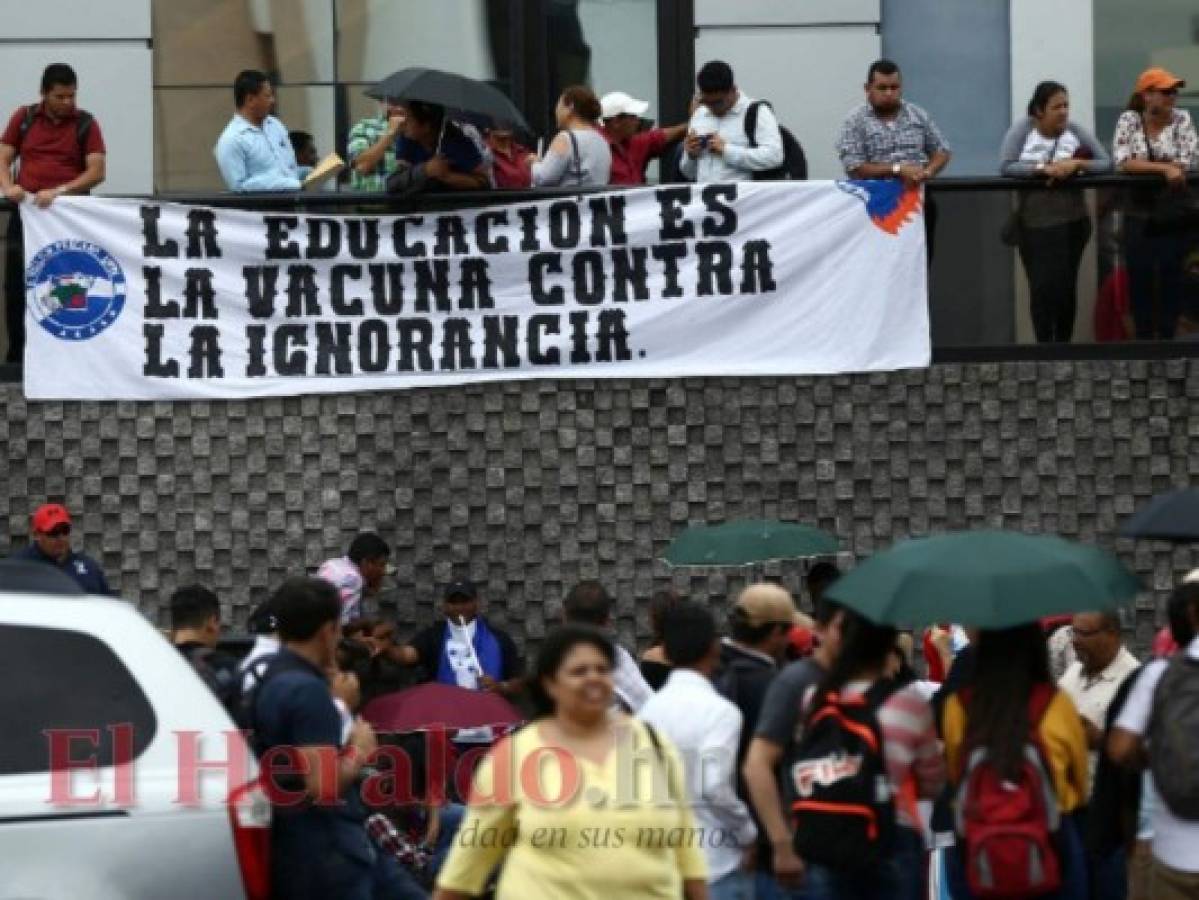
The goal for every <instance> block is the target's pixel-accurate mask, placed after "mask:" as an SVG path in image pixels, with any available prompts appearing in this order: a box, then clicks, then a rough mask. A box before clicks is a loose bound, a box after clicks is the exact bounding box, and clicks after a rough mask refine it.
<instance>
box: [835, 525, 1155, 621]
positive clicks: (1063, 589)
mask: <svg viewBox="0 0 1199 900" xmlns="http://www.w3.org/2000/svg"><path fill="white" fill-rule="evenodd" d="M1139 590H1140V583H1139V582H1138V581H1137V579H1136V577H1135V576H1134V575H1133V574H1132V573H1131V572H1129V571H1128V569H1126V568H1125V567H1124V564H1123V563H1121V562H1120V561H1119V560H1118V559H1116V557H1115V556H1113V555H1112V554H1110V553H1108V552H1107V551H1105V550H1101V549H1099V548H1098V547H1088V546H1083V545H1082V544H1074V543H1071V542H1070V541H1066V540H1063V539H1062V538H1059V537H1056V536H1052V535H1032V534H1018V533H1016V532H1011V531H969V532H959V533H956V534H943V535H938V536H936V537H927V538H918V539H915V540H909V541H903V542H901V543H898V544H896V545H895V546H894V547H891V548H890V549H888V550H884V551H882V552H881V553H876V554H875V555H874V556H872V557H870V558H869V559H867V560H866V561H865V562H863V563H862V564H861V565H860V566H858V567H857V568H855V569H853V570H851V571H850V572H849V573H848V574H846V575H844V576H842V577H841V578H840V579H839V580H838V581H837V582H835V583H834V584H833V585H832V586H831V587H829V589H828V592H827V595H828V596H829V597H830V598H831V599H833V600H837V601H839V602H840V603H843V604H845V605H846V606H848V607H849V608H851V609H854V610H857V611H858V612H860V613H861V614H862V615H864V616H865V617H866V618H868V619H870V620H872V621H874V622H884V623H888V624H892V625H915V624H923V623H926V622H957V623H959V624H961V625H977V626H978V627H980V628H1010V627H1012V626H1014V625H1021V624H1024V623H1027V622H1035V621H1036V620H1038V619H1040V618H1042V617H1044V616H1051V615H1058V614H1062V613H1073V612H1089V611H1092V610H1110V609H1115V608H1116V607H1118V606H1120V605H1122V604H1123V603H1125V602H1126V601H1128V600H1131V599H1132V598H1133V597H1134V596H1135V595H1136V593H1137V591H1139Z"/></svg>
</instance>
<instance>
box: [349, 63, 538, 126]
mask: <svg viewBox="0 0 1199 900" xmlns="http://www.w3.org/2000/svg"><path fill="white" fill-rule="evenodd" d="M366 95H367V96H368V97H374V98H375V99H377V100H384V99H391V100H421V101H424V102H425V103H436V104H437V105H438V106H445V107H448V108H450V109H456V110H461V111H463V112H471V113H479V114H481V115H485V116H490V117H491V118H492V119H495V120H498V121H500V122H506V123H509V124H511V125H513V126H514V127H515V128H517V129H521V130H524V131H528V129H529V126H528V125H527V124H526V123H525V118H524V116H522V115H521V114H520V110H519V109H517V108H516V107H515V106H514V105H513V103H512V101H511V100H509V99H508V98H507V97H506V96H504V94H503V93H502V92H500V91H499V90H498V89H496V88H494V87H492V86H491V85H490V84H487V82H485V81H476V80H475V79H474V78H467V77H466V76H465V75H455V74H454V73H453V72H442V71H440V70H439V69H420V68H413V69H401V70H400V71H398V72H392V73H391V74H390V75H388V76H387V77H386V78H384V79H383V80H382V81H380V82H379V83H378V84H376V85H375V86H374V87H371V88H368V89H367V91H366Z"/></svg>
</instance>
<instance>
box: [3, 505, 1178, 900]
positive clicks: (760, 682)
mask: <svg viewBox="0 0 1199 900" xmlns="http://www.w3.org/2000/svg"><path fill="white" fill-rule="evenodd" d="M31 525H32V537H33V541H32V543H31V544H30V546H29V547H28V548H27V549H26V550H24V551H22V552H21V553H20V554H19V556H20V557H21V558H22V559H26V560H29V561H34V562H40V563H42V564H45V565H52V566H55V567H57V568H58V569H59V570H60V571H61V572H62V573H63V574H65V575H66V576H68V577H70V578H71V579H73V580H74V581H75V582H76V583H77V584H78V585H79V586H80V587H81V588H83V589H86V590H88V591H89V592H93V593H102V592H105V591H107V589H108V586H107V583H106V581H105V580H104V576H103V573H102V572H101V571H100V569H99V566H97V565H96V563H95V562H94V561H93V560H91V559H90V557H87V556H86V555H84V554H82V553H80V552H77V551H76V550H74V549H72V547H71V541H70V526H71V519H70V515H69V512H68V511H67V510H66V509H65V508H63V507H61V506H58V505H54V504H47V505H44V506H42V507H40V508H38V509H37V510H36V511H35V512H34V514H33V517H32V522H31ZM390 555H391V549H390V547H389V545H388V544H387V542H386V541H385V540H384V539H383V538H381V537H380V536H379V535H377V534H373V533H364V534H360V535H358V536H357V537H356V538H355V539H354V540H353V541H352V542H351V544H350V547H349V550H348V552H347V554H346V555H345V556H344V557H337V558H334V559H331V560H327V561H326V562H324V563H323V564H321V565H320V566H319V567H317V568H316V570H315V571H316V573H317V574H316V575H313V576H297V577H294V578H291V579H288V580H287V581H286V582H285V583H284V584H283V585H282V586H281V587H280V588H279V589H278V590H277V591H276V592H275V593H274V594H273V595H272V596H271V597H270V598H269V599H268V600H267V601H265V602H264V603H263V604H262V605H261V606H260V607H259V608H257V609H256V610H255V611H254V612H253V614H252V616H251V617H250V623H249V624H250V629H251V631H253V632H254V633H255V634H256V638H255V643H254V645H253V647H252V648H251V649H250V651H249V652H248V653H246V654H244V655H240V656H239V655H234V654H232V653H229V652H228V651H226V650H223V649H222V645H221V634H222V621H221V606H220V602H219V600H218V598H217V597H216V595H215V594H214V593H213V592H212V591H211V590H209V589H207V588H206V587H204V586H202V585H191V586H186V587H181V588H179V589H178V590H177V591H175V593H174V594H173V595H172V597H171V599H170V617H171V621H170V627H169V629H168V632H167V633H168V634H169V636H170V639H171V640H172V641H173V643H174V644H175V645H176V647H177V648H178V649H179V652H180V653H181V655H182V656H183V657H184V658H186V659H187V661H188V662H190V663H191V665H192V666H193V667H194V668H195V670H196V672H197V674H198V676H199V677H200V678H201V679H202V680H203V681H204V682H205V684H207V685H208V687H209V688H210V689H211V690H212V692H213V694H214V695H215V696H216V697H217V698H218V699H219V700H220V701H221V702H222V703H224V704H225V705H226V706H227V707H228V708H229V709H230V712H231V714H232V715H233V718H234V720H235V721H236V722H237V723H238V724H239V725H241V726H242V727H244V728H246V729H247V730H248V732H249V733H250V734H251V736H252V744H253V747H254V749H255V751H256V753H257V754H259V755H260V756H261V757H262V758H263V759H264V767H265V766H266V763H265V760H266V759H267V758H268V757H269V756H270V755H271V754H272V753H277V752H280V748H290V752H293V753H298V755H299V758H300V761H301V763H303V764H302V765H301V766H300V767H299V768H300V769H302V770H304V771H306V772H307V774H305V775H302V776H297V775H296V774H295V772H296V769H295V768H288V769H286V770H285V773H286V774H282V775H280V776H279V779H280V783H279V786H278V787H279V790H285V789H286V790H290V791H298V792H299V795H300V796H302V797H304V798H307V799H306V800H305V801H304V802H302V803H299V804H296V803H277V804H276V806H277V808H276V816H275V821H274V825H273V830H272V842H273V843H272V850H273V853H272V860H273V873H274V879H275V880H274V884H275V891H276V895H277V896H279V897H286V898H293V897H302V898H307V897H312V898H317V897H319V898H334V897H353V898H359V897H364V898H365V897H379V898H384V897H397V898H398V897H405V898H408V897H425V896H429V894H430V892H432V894H433V896H435V897H438V898H441V900H450V898H458V897H467V896H478V895H480V894H483V893H486V892H494V894H495V896H498V897H500V898H513V900H515V898H521V900H527V898H532V900H536V898H539V897H545V898H547V900H548V898H554V900H558V898H566V897H581V898H591V897H597V898H598V897H610V896H638V897H662V898H677V897H679V896H685V897H688V898H691V900H697V898H704V897H711V898H717V900H747V898H755V897H756V898H759V900H773V898H808V900H823V898H854V900H856V898H878V900H883V898H887V900H890V898H906V897H910V898H922V897H927V896H942V897H953V898H972V897H977V898H987V897H1011V898H1016V897H1032V896H1038V897H1061V898H1078V900H1084V898H1085V900H1091V898H1104V900H1109V898H1110V900H1117V898H1131V900H1149V898H1151V900H1173V898H1184V897H1197V896H1199V788H1197V787H1196V781H1195V777H1194V773H1195V772H1196V771H1199V757H1197V755H1196V754H1197V752H1199V750H1197V748H1199V718H1197V717H1196V712H1195V711H1196V710H1197V709H1199V704H1196V703H1195V698H1196V697H1199V664H1196V663H1195V662H1194V660H1197V659H1199V639H1197V637H1196V634H1197V631H1196V629H1197V628H1199V571H1197V572H1195V573H1191V574H1190V575H1188V576H1187V577H1186V578H1185V579H1184V580H1183V581H1182V582H1181V583H1180V585H1179V586H1178V588H1177V589H1176V590H1175V591H1174V592H1173V594H1172V595H1171V597H1170V600H1169V605H1168V610H1167V613H1168V620H1169V624H1168V625H1167V627H1166V628H1164V629H1163V630H1162V633H1161V634H1159V635H1158V637H1157V639H1156V640H1155V641H1154V653H1155V655H1159V656H1160V658H1158V659H1155V660H1154V661H1152V662H1149V663H1147V664H1146V665H1141V663H1140V661H1139V660H1138V659H1137V658H1136V657H1135V655H1134V654H1133V653H1132V651H1131V650H1130V649H1129V648H1128V647H1127V646H1126V645H1125V643H1124V629H1123V627H1122V624H1121V621H1120V617H1119V615H1117V614H1115V613H1110V612H1094V613H1079V614H1076V615H1074V616H1067V617H1055V618H1050V619H1045V620H1042V621H1038V622H1029V623H1028V624H1026V625H1023V626H1019V627H1014V628H1008V629H1004V630H990V631H989V630H982V631H979V630H977V629H963V628H960V627H958V626H954V625H951V624H948V623H945V624H938V625H933V626H931V627H930V628H929V629H928V630H927V631H925V632H924V633H923V634H922V635H921V636H920V642H919V644H920V647H921V649H922V650H923V653H922V656H923V659H922V660H918V659H913V654H914V646H915V644H916V641H915V640H914V638H913V635H910V634H905V633H903V632H901V631H897V630H896V629H895V628H894V627H891V626H884V625H879V624H876V623H874V622H872V621H870V620H868V619H866V618H864V617H863V616H861V615H860V614H859V613H857V612H855V611H854V610H852V609H850V608H847V607H845V606H843V605H841V604H839V603H837V602H835V601H832V600H830V599H829V598H828V597H827V596H826V589H827V588H828V587H829V585H830V584H832V583H834V582H835V581H836V580H837V578H838V577H839V574H840V573H839V572H838V570H837V568H836V567H835V566H833V565H832V564H831V563H828V562H818V563H816V564H814V565H813V566H811V568H810V569H809V571H808V574H807V576H806V578H805V583H804V585H803V590H802V592H801V593H800V595H799V596H800V597H801V598H802V599H804V600H806V605H808V606H810V608H811V612H812V614H811V616H808V615H805V614H804V613H803V612H801V611H800V609H799V607H800V605H801V604H800V603H797V602H796V599H795V596H793V594H792V593H791V592H789V591H788V590H787V589H786V587H784V586H783V585H782V584H780V583H773V582H763V583H758V584H751V585H750V586H748V587H746V588H745V589H744V590H742V591H741V592H740V593H739V594H738V595H737V597H736V598H735V600H734V602H733V603H732V604H731V605H730V606H729V607H728V609H727V610H725V611H723V612H722V613H714V611H713V610H711V609H710V608H708V607H707V606H704V605H701V604H698V603H695V602H690V601H687V600H686V599H684V598H682V597H680V596H679V595H678V594H677V593H675V592H673V591H662V592H660V593H658V594H656V595H655V596H654V597H653V598H652V599H651V601H650V602H649V604H648V609H647V610H646V616H647V619H648V624H649V626H650V631H651V633H652V639H651V641H650V643H649V645H648V646H647V647H646V648H645V649H644V651H643V652H642V653H641V655H640V658H639V659H638V657H637V656H636V655H635V653H631V652H630V651H629V650H628V649H626V648H624V647H622V646H620V644H619V642H618V641H617V640H616V639H615V637H614V631H615V629H614V623H613V611H614V607H615V604H614V601H613V598H612V596H611V595H610V593H609V592H608V591H607V590H606V589H605V588H604V586H603V585H602V584H601V583H599V582H597V581H583V582H581V583H579V584H577V585H576V586H575V587H573V588H572V589H571V590H570V591H569V592H568V594H567V595H566V596H565V597H564V598H563V600H562V605H561V625H560V626H559V627H556V628H552V629H551V630H550V632H549V633H548V634H547V635H546V636H545V638H544V640H543V642H542V644H541V646H540V649H539V651H538V653H537V655H536V659H535V661H534V663H533V665H532V666H531V668H526V664H525V660H524V657H523V654H522V652H521V648H520V645H519V643H518V642H517V641H516V640H514V639H513V637H512V636H511V635H509V634H507V633H506V632H505V631H504V629H502V628H501V627H499V626H498V625H497V624H496V623H495V622H493V621H491V620H490V619H489V618H488V617H487V616H486V615H485V614H484V610H483V605H482V596H481V591H480V588H479V586H478V585H476V584H475V583H474V582H472V581H471V580H469V579H468V578H458V579H456V580H454V581H452V582H451V583H449V584H448V585H446V586H445V587H444V589H443V592H442V600H443V602H442V606H441V609H440V611H439V614H438V616H437V618H436V620H435V621H434V622H432V623H429V624H428V625H426V626H424V627H417V625H418V623H412V622H397V621H395V620H394V619H389V618H387V617H386V616H380V615H378V614H377V609H376V607H377V604H376V603H375V602H374V599H373V598H375V597H377V596H378V594H379V592H380V591H381V590H382V589H383V587H384V585H385V583H386V579H387V576H388V574H389V573H391V572H393V570H392V569H391V568H390V565H389V558H390ZM368 614H369V615H368ZM720 619H724V620H726V621H727V628H726V629H723V630H724V631H725V632H726V633H725V635H724V636H723V637H722V636H721V631H722V629H721V627H720V622H719V620H720ZM917 669H922V670H923V676H922V677H920V676H918V675H917ZM427 682H431V683H438V684H442V685H446V686H451V687H453V688H456V689H461V690H465V691H467V692H485V693H488V694H492V695H495V696H498V697H501V698H504V699H505V700H506V701H508V702H510V703H511V704H513V705H514V706H515V708H517V709H519V710H521V713H522V714H521V716H520V718H522V719H523V720H524V721H525V723H526V724H525V725H524V726H523V727H519V728H517V729H516V730H513V728H512V727H508V726H506V727H502V728H501V727H492V726H490V725H480V726H479V727H471V728H460V729H458V730H456V731H454V732H452V733H451V734H450V738H451V740H450V744H449V745H448V746H449V748H451V749H450V750H448V751H447V752H448V753H449V756H448V757H447V759H446V760H444V761H443V762H442V763H441V764H438V765H434V764H433V762H432V759H431V757H430V754H431V753H434V752H441V751H440V750H435V749H434V748H435V745H434V744H431V743H427V742H426V743H422V742H420V741H417V742H415V743H414V742H413V741H411V740H410V739H411V737H412V735H399V736H397V735H388V734H383V735H380V734H376V732H375V730H374V729H372V727H371V726H370V725H368V724H367V723H366V721H365V720H364V719H363V718H362V717H361V715H360V711H361V709H362V707H363V706H364V704H366V703H368V702H370V701H371V700H372V699H375V698H379V697H386V696H388V695H391V694H394V693H395V692H396V691H402V690H405V689H407V688H410V687H412V686H413V685H419V684H422V683H427ZM464 696H466V695H464ZM381 743H385V744H390V745H391V746H400V747H402V748H403V749H404V751H405V752H406V753H407V754H408V758H409V759H410V760H411V768H412V770H413V771H412V773H411V774H412V775H413V776H414V783H416V784H418V785H419V787H418V789H417V790H416V791H415V792H413V793H411V794H409V795H407V796H405V797H403V798H401V800H397V801H396V802H394V803H390V804H385V805H383V806H380V805H379V804H378V803H375V804H374V805H372V803H371V801H370V800H369V795H370V792H369V791H367V790H365V789H364V788H363V786H362V785H363V779H364V778H365V777H367V775H368V774H369V773H370V772H372V771H373V770H374V769H375V767H377V766H379V765H380V764H381V763H380V759H379V758H380V751H379V746H380V744H381ZM322 753H323V754H325V756H327V757H328V758H330V759H336V761H337V762H336V765H335V766H333V765H328V764H326V765H322V764H321V762H320V760H321V759H322ZM386 758H387V759H391V758H392V757H386ZM454 760H457V761H458V762H459V763H462V764H463V765H466V766H467V770H466V771H465V773H463V772H462V771H461V767H459V769H455V767H454ZM468 760H469V762H467V761H468ZM476 765H477V769H476V768H475V766H476ZM530 773H532V774H530ZM462 775H464V776H465V777H459V776H462ZM266 777H268V778H269V777H272V776H271V773H270V770H266ZM438 779H440V782H441V783H438ZM472 785H473V786H472ZM322 798H323V799H322ZM329 798H335V800H336V802H332V801H330V802H325V801H328V800H329ZM679 835H681V836H682V837H676V836H679ZM938 890H939V891H940V893H936V891H938ZM930 891H932V892H934V893H930Z"/></svg>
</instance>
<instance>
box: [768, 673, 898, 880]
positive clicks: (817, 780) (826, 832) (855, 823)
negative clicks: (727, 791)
mask: <svg viewBox="0 0 1199 900" xmlns="http://www.w3.org/2000/svg"><path fill="white" fill-rule="evenodd" d="M895 689H896V686H895V683H894V682H892V681H890V680H889V679H881V680H879V681H877V682H875V683H874V684H873V685H872V686H871V687H870V690H868V691H867V692H866V693H865V694H862V695H849V696H845V695H837V694H830V695H828V696H825V697H815V698H813V700H812V702H813V703H814V704H815V708H814V709H813V710H812V714H811V716H809V718H808V720H807V723H806V725H805V727H804V733H803V738H802V739H801V740H800V742H799V745H798V746H797V747H796V748H795V751H794V752H793V753H792V755H791V756H790V757H789V758H788V760H787V763H786V766H785V768H784V770H783V771H784V789H785V791H786V793H787V796H788V800H789V801H790V805H791V813H792V816H791V818H792V825H793V831H792V833H793V835H794V837H793V838H792V840H793V843H794V846H795V852H796V853H797V854H798V855H799V856H800V858H802V859H804V860H805V861H810V862H814V863H820V864H821V865H825V866H828V867H830V868H833V869H839V870H847V871H860V872H865V871H869V870H870V869H871V868H873V867H876V866H878V865H879V864H881V863H882V862H883V861H884V860H885V859H886V857H887V854H888V852H889V851H890V849H891V846H892V844H893V842H894V836H895V802H894V800H893V798H892V789H891V781H890V778H889V776H888V775H887V766H886V761H885V759H884V757H883V734H882V729H881V727H880V726H879V723H878V708H879V707H880V706H882V704H883V703H884V702H885V701H886V699H887V698H888V697H889V696H890V695H891V694H892V693H894V691H895Z"/></svg>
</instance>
